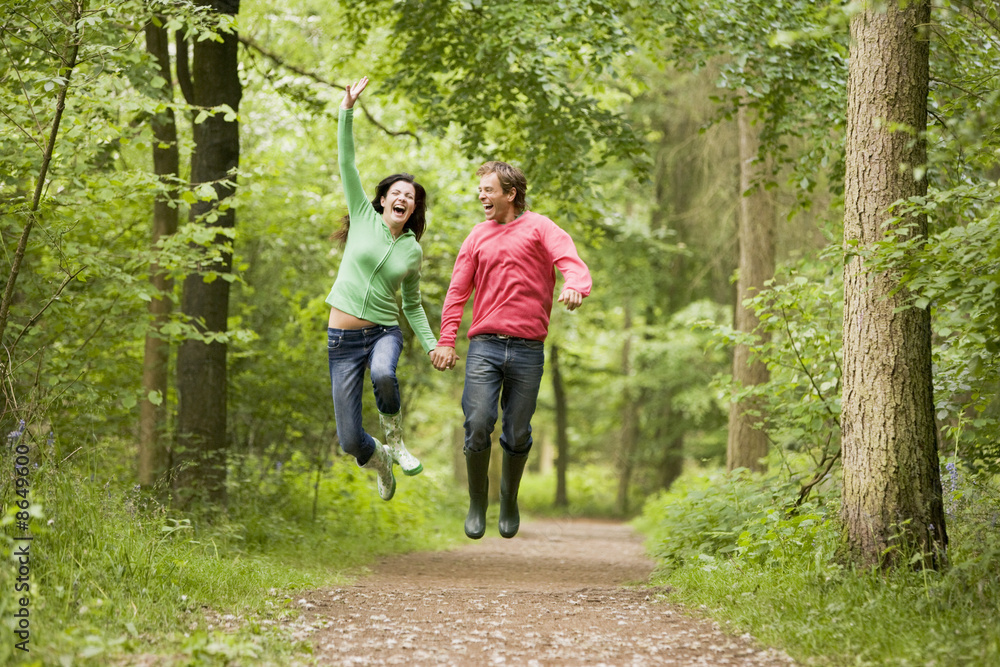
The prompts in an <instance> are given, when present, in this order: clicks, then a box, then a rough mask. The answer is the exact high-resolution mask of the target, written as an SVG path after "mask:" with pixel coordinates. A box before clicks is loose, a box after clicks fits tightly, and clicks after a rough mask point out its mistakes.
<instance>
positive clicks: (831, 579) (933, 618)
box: [636, 468, 1000, 666]
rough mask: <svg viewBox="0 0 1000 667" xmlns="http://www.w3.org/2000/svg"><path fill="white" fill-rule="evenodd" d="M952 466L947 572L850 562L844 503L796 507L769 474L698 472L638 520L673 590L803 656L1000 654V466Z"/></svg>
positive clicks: (986, 661) (899, 661) (824, 661)
mask: <svg viewBox="0 0 1000 667" xmlns="http://www.w3.org/2000/svg"><path fill="white" fill-rule="evenodd" d="M949 471H950V472H951V473H952V474H950V475H948V476H945V479H946V487H948V493H947V494H946V499H945V506H946V509H947V512H948V521H949V525H948V532H949V537H950V538H951V543H950V546H949V559H950V566H949V567H948V568H946V569H945V570H944V571H943V572H935V571H931V570H922V571H921V570H907V569H899V570H896V571H894V572H892V573H881V572H879V571H878V570H877V569H873V570H870V571H857V570H853V569H850V568H847V567H844V566H843V565H841V563H840V562H839V559H838V558H837V549H838V545H839V543H840V534H839V533H840V527H839V524H838V522H837V521H836V520H835V519H833V517H835V514H836V510H837V507H836V505H814V506H812V507H808V508H801V509H800V511H798V512H795V513H791V514H787V513H785V512H784V511H783V509H782V507H785V506H787V504H788V502H789V500H791V498H792V496H791V495H788V494H785V495H784V497H782V493H780V492H777V493H774V494H773V495H770V494H768V493H766V492H764V491H763V487H764V485H766V484H767V481H766V480H753V479H751V478H749V477H744V476H740V477H737V478H735V479H733V478H729V477H726V478H722V479H719V478H718V477H716V476H713V475H712V474H709V473H704V472H700V471H698V472H692V473H688V474H686V475H685V476H684V477H683V478H682V479H681V480H680V481H679V482H678V484H677V485H675V490H674V491H672V492H671V493H669V494H665V495H664V496H662V497H660V498H657V499H655V500H654V499H651V500H650V502H649V503H648V504H647V507H646V509H645V512H644V514H643V517H642V518H641V519H640V520H637V522H636V525H638V526H640V527H641V528H642V529H643V530H644V531H645V532H646V533H647V534H648V535H649V537H650V543H651V546H652V549H653V551H654V554H655V555H656V556H657V558H658V560H660V563H661V566H662V567H661V572H660V574H659V580H660V581H661V582H662V583H664V584H669V585H670V586H671V588H672V593H671V595H670V599H671V601H676V602H682V603H686V604H689V605H698V606H701V607H702V608H704V609H706V610H707V611H708V613H709V614H711V615H712V616H713V617H714V618H715V619H716V620H717V621H719V622H720V623H721V624H723V626H724V629H725V630H727V631H729V632H733V633H741V632H750V633H752V634H753V635H754V637H756V638H758V639H759V640H760V641H762V642H764V643H765V644H769V645H774V646H779V647H781V648H784V649H785V650H786V651H788V652H789V653H790V654H791V655H792V656H793V657H794V658H796V659H798V660H799V661H801V662H803V663H808V664H816V665H843V664H851V665H913V664H963V665H984V666H985V665H992V664H995V663H996V661H997V660H998V659H1000V632H998V630H997V627H996V624H995V623H993V622H992V613H993V610H994V609H995V608H996V606H997V604H1000V576H998V572H1000V570H998V568H997V565H998V563H1000V540H998V539H997V533H996V530H995V526H996V522H997V518H998V516H1000V487H998V485H997V480H996V478H995V477H990V476H984V475H976V474H967V472H963V471H962V469H961V468H949ZM741 520H742V524H740V523H739V522H740V521H741ZM737 533H738V536H737Z"/></svg>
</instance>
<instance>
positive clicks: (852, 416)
mask: <svg viewBox="0 0 1000 667" xmlns="http://www.w3.org/2000/svg"><path fill="white" fill-rule="evenodd" d="M929 20H930V3H929V2H928V1H927V0H919V1H912V0H911V1H909V2H906V3H897V2H890V3H889V5H888V7H887V8H886V9H885V10H884V11H879V10H878V9H876V5H875V3H873V2H866V3H865V6H864V9H863V11H862V12H860V13H859V14H857V15H856V16H855V17H854V18H852V20H851V40H852V41H851V58H850V69H849V75H848V115H847V145H846V165H847V170H846V175H845V193H844V246H845V251H846V252H847V253H848V258H847V261H846V263H845V266H844V386H843V408H842V414H841V429H842V433H843V435H842V450H843V476H844V492H843V506H842V510H841V514H842V519H843V523H844V528H845V537H846V539H847V542H848V549H849V552H850V554H851V557H852V558H853V559H854V561H855V562H856V563H857V564H859V565H861V566H864V567H868V566H872V565H879V566H881V567H883V568H890V567H893V566H897V565H906V564H907V563H908V562H910V556H911V555H912V551H911V550H915V551H917V552H918V553H923V554H924V557H923V559H922V561H920V562H922V563H923V565H925V566H929V567H936V566H939V565H940V564H941V563H942V562H943V556H944V548H945V546H946V544H947V533H946V531H945V518H944V511H943V502H942V497H941V479H940V473H939V470H938V454H937V432H936V429H935V424H934V396H933V387H932V380H931V327H930V313H929V311H928V310H926V309H918V308H915V307H913V306H912V304H911V298H910V294H909V293H908V292H907V291H906V290H905V289H900V286H899V283H898V281H897V280H896V279H895V278H894V276H893V275H891V274H890V273H884V272H883V273H876V272H874V271H871V270H869V269H867V268H866V264H865V261H864V257H863V255H862V254H858V253H857V252H856V251H855V248H857V250H860V251H861V252H862V253H863V252H864V250H866V249H868V248H870V247H871V245H872V244H873V243H876V242H878V241H882V240H884V239H886V236H885V231H886V230H885V229H884V228H883V227H884V225H885V224H886V222H887V220H888V219H889V218H890V215H891V214H890V213H889V211H888V209H889V207H890V206H891V205H892V204H893V202H896V201H898V200H901V199H905V198H907V197H912V196H916V195H922V194H924V193H925V192H926V190H927V182H926V180H925V179H924V177H923V171H922V169H923V166H924V164H925V163H926V140H925V137H924V133H925V130H926V126H927V122H926V117H927V92H928V72H929V67H928V53H929V47H928V42H927V37H926V32H927V29H926V26H927V24H928V22H929ZM901 225H907V226H908V229H909V233H910V234H916V235H919V236H925V235H926V233H927V221H926V219H925V218H924V217H908V218H906V219H904V220H903V221H901V222H896V223H893V224H892V225H890V229H898V228H900V226H901Z"/></svg>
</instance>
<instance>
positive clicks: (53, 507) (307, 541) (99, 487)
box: [0, 450, 460, 665]
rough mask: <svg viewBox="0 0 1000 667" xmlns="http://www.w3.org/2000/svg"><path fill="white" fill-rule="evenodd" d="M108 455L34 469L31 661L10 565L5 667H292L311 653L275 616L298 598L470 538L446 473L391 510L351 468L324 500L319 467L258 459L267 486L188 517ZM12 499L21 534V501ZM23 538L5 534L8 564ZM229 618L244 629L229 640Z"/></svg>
mask: <svg viewBox="0 0 1000 667" xmlns="http://www.w3.org/2000/svg"><path fill="white" fill-rule="evenodd" d="M109 452H110V450H109ZM99 459H100V457H95V459H94V460H92V461H91V462H89V463H88V464H85V465H83V466H77V467H64V468H60V469H54V468H52V469H46V468H45V467H44V466H43V467H41V468H39V469H37V470H35V471H33V472H32V478H31V493H32V495H31V500H32V502H33V503H34V504H35V507H34V508H33V510H32V514H33V517H32V522H31V534H32V535H33V537H34V540H33V541H32V542H31V565H30V569H31V573H30V586H31V590H30V604H29V607H28V608H29V611H30V623H31V640H30V644H29V648H30V652H29V653H27V654H25V653H23V652H22V651H17V650H16V649H15V648H14V641H11V639H10V638H11V637H12V636H13V635H12V634H11V630H12V627H11V625H12V623H13V620H14V616H13V613H14V612H15V610H16V609H18V608H19V606H20V605H19V603H18V600H19V598H18V597H16V596H15V590H14V584H15V581H14V578H15V576H16V570H15V569H14V568H11V567H7V566H6V564H5V566H4V567H0V614H2V616H0V618H2V619H3V620H2V623H3V624H4V626H5V627H4V634H5V636H6V639H5V640H4V641H3V642H0V663H2V664H8V663H11V662H17V663H23V664H43V665H50V664H51V665H58V664H109V663H120V664H130V663H132V662H134V661H135V660H136V659H137V656H140V655H143V656H149V655H153V656H161V658H162V657H164V656H165V658H164V659H166V660H167V661H168V662H172V663H173V662H178V663H181V664H191V665H200V664H225V663H226V662H227V661H232V660H237V661H243V662H248V661H252V662H253V663H254V664H285V663H287V662H288V660H289V659H290V658H291V656H294V655H303V654H304V652H305V651H306V650H307V648H308V647H306V646H304V645H301V644H299V643H297V642H295V641H294V640H292V639H291V638H290V636H289V635H288V634H287V633H283V632H281V631H280V630H279V629H276V626H275V624H272V623H269V622H268V623H265V622H263V621H280V620H282V619H285V618H291V617H294V616H295V615H297V611H296V609H295V607H294V605H293V601H294V599H295V594H296V592H299V591H303V590H309V589H313V588H318V587H322V586H329V585H336V584H339V583H343V582H344V581H346V580H348V579H349V578H350V577H353V576H356V575H357V574H359V573H361V572H363V570H364V568H365V566H367V565H368V564H370V563H371V562H372V561H373V560H374V558H375V557H376V556H378V555H382V554H386V553H393V552H402V551H408V550H412V549H416V548H437V547H440V546H443V545H445V544H448V543H450V542H451V541H453V540H454V539H457V538H458V537H459V536H458V535H456V534H455V531H454V530H452V529H451V528H452V526H451V525H450V524H451V523H454V517H455V516H458V515H459V513H460V509H459V504H460V501H459V500H458V499H457V496H458V494H457V492H454V491H451V490H450V488H451V486H452V485H450V484H448V483H442V480H440V479H438V478H437V476H436V474H435V473H434V471H426V472H425V473H424V474H422V475H420V476H418V477H414V478H406V479H405V484H400V489H399V490H398V491H397V495H396V497H395V498H394V499H393V501H392V502H390V503H385V502H383V501H381V500H380V499H379V498H378V494H377V493H376V492H375V490H374V481H373V479H370V478H369V475H366V474H365V471H362V470H360V469H358V468H357V466H355V465H350V464H349V463H348V462H346V460H338V461H336V462H335V463H334V465H333V466H332V467H329V468H327V469H325V470H323V471H322V474H321V475H320V477H319V485H318V498H314V494H315V493H316V492H317V488H316V482H317V476H316V472H315V470H314V469H313V470H311V469H310V468H309V467H308V466H307V465H306V464H305V463H304V462H303V461H301V460H295V459H293V461H291V462H289V463H287V464H286V465H285V466H283V467H282V469H280V470H277V469H275V470H270V471H267V472H266V473H265V474H263V475H262V474H260V472H261V471H260V470H257V469H254V468H253V466H247V467H246V469H253V470H254V477H253V479H252V480H251V479H244V480H233V485H232V491H231V498H230V504H229V509H228V510H226V511H218V512H216V513H214V514H208V513H203V514H201V515H180V514H178V513H175V512H172V511H171V510H170V509H169V508H167V507H164V506H162V505H159V504H157V503H156V502H154V501H153V500H151V499H150V498H148V497H146V496H144V495H142V494H140V493H139V491H138V490H137V489H135V488H133V487H130V486H128V485H127V484H124V483H121V482H119V481H117V480H116V478H115V477H113V476H105V477H102V476H101V475H100V474H99V473H98V471H99V470H102V469H103V470H107V469H108V467H105V466H103V465H100V461H99ZM6 463H7V462H6V461H4V464H6ZM10 467H11V468H13V465H11V466H10ZM251 481H252V482H253V484H251ZM442 489H445V490H442ZM314 499H315V500H316V502H315V505H314ZM3 500H4V502H5V504H6V505H7V506H8V511H7V514H6V515H5V519H4V522H5V523H6V524H7V525H8V526H9V525H10V524H11V523H12V519H13V516H14V512H15V511H17V509H18V508H17V507H16V506H15V505H14V504H12V500H13V497H4V499H3ZM314 508H315V513H314ZM445 522H448V526H447V527H445ZM11 534H13V533H11V532H10V531H9V529H8V530H7V531H5V532H3V533H0V535H2V536H0V550H2V551H3V555H4V556H5V557H4V559H3V560H4V562H5V563H7V562H9V558H8V557H9V554H10V553H11V549H12V547H13V544H14V543H13V541H12V540H11V539H10V535H11ZM18 595H20V594H18ZM227 615H229V616H233V617H235V618H237V619H238V620H239V622H238V623H235V624H233V625H235V626H237V627H235V628H233V629H230V630H228V631H225V632H223V631H222V630H221V629H220V627H219V620H218V619H219V618H221V617H223V616H227ZM8 628H11V629H8ZM129 656H131V657H129Z"/></svg>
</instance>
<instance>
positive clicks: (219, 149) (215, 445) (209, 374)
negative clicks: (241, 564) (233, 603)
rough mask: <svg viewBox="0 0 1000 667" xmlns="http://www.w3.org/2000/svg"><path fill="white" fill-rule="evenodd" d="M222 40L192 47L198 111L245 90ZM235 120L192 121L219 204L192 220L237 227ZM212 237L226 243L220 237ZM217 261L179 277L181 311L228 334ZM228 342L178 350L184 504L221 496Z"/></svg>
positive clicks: (197, 176)
mask: <svg viewBox="0 0 1000 667" xmlns="http://www.w3.org/2000/svg"><path fill="white" fill-rule="evenodd" d="M212 6H213V7H214V8H215V9H216V10H217V11H219V12H221V13H229V14H235V13H236V12H237V11H238V10H239V2H214V3H212ZM220 38H221V41H218V42H217V41H214V40H203V41H198V42H196V43H195V45H194V58H193V66H192V84H193V86H192V94H193V97H194V104H195V105H197V106H198V107H202V108H212V107H218V106H220V105H223V104H226V105H229V107H230V108H231V109H232V110H233V111H234V112H235V111H238V109H239V104H240V98H241V96H242V89H241V86H240V80H239V76H238V72H237V64H238V63H237V47H238V44H239V41H238V39H237V36H236V35H235V34H221V35H220ZM239 155H240V142H239V125H238V123H237V122H236V120H235V119H226V118H225V114H222V113H217V114H213V115H210V116H209V117H208V118H206V119H204V120H203V122H201V123H195V125H194V153H193V155H192V156H191V181H192V183H193V184H195V185H197V184H201V183H211V184H213V187H214V188H215V191H216V194H217V197H218V200H217V201H198V202H197V203H195V204H194V205H192V206H191V220H192V222H197V223H198V224H208V225H211V226H213V227H217V228H220V229H231V228H233V227H234V226H235V223H236V215H235V211H234V210H233V209H232V208H230V207H229V206H228V205H227V201H226V200H227V198H229V197H231V196H232V195H233V193H234V191H235V187H236V186H235V181H236V175H235V173H234V172H233V170H235V169H236V167H237V166H239ZM216 242H217V243H218V244H219V245H220V246H222V247H228V244H229V239H228V238H227V237H226V236H225V235H224V234H221V233H220V234H219V235H218V236H217V240H216ZM222 256H223V259H222V262H221V263H219V264H212V265H209V266H205V267H203V268H204V271H205V272H204V273H201V272H199V273H193V274H191V275H189V276H187V277H186V278H185V280H184V288H183V296H182V298H181V308H182V310H183V312H184V314H185V315H187V316H188V317H190V318H192V321H194V322H195V324H196V325H197V326H198V327H199V328H200V329H201V330H202V331H203V332H204V333H206V334H212V333H217V332H224V331H226V328H227V327H226V319H227V317H228V314H229V284H230V283H229V281H228V280H225V279H223V278H220V277H217V276H216V278H217V279H206V273H208V272H212V274H213V275H214V274H221V275H222V276H223V277H224V276H225V274H227V273H229V272H230V270H231V263H232V254H231V251H230V250H224V251H223V253H222ZM226 393H227V378H226V344H225V343H222V342H210V343H206V342H203V341H201V340H186V341H184V343H182V344H181V346H180V349H179V350H178V353H177V394H178V409H177V446H176V449H175V465H176V468H175V480H174V481H175V483H174V488H175V493H176V497H177V501H178V503H179V505H180V506H181V507H184V506H186V505H188V504H189V503H190V501H191V500H192V499H193V497H194V496H199V497H201V499H202V500H206V501H209V502H213V503H219V502H224V501H225V488H226V487H225V481H226Z"/></svg>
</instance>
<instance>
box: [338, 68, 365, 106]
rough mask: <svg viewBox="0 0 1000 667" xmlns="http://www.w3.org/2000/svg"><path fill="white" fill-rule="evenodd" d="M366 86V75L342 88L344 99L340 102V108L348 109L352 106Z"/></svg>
mask: <svg viewBox="0 0 1000 667" xmlns="http://www.w3.org/2000/svg"><path fill="white" fill-rule="evenodd" d="M367 86H368V77H367V76H363V77H361V79H360V80H358V82H357V83H355V84H352V85H350V86H348V87H347V88H345V89H344V101H343V102H341V103H340V108H341V109H350V108H352V107H354V103H355V102H357V101H358V98H359V97H361V93H362V92H364V89H365V88H366V87H367Z"/></svg>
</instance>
